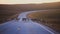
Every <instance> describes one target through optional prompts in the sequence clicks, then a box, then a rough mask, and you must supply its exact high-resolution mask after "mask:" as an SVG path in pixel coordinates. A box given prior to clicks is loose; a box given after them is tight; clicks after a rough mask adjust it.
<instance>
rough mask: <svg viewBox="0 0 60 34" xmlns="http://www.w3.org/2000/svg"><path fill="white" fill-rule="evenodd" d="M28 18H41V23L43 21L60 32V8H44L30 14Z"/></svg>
mask: <svg viewBox="0 0 60 34" xmlns="http://www.w3.org/2000/svg"><path fill="white" fill-rule="evenodd" d="M28 18H35V19H37V20H39V23H41V22H42V24H44V25H46V26H48V27H50V28H52V29H53V30H55V31H57V32H60V10H46V11H44V10H42V11H38V12H35V13H31V14H28ZM41 19H42V20H41Z"/></svg>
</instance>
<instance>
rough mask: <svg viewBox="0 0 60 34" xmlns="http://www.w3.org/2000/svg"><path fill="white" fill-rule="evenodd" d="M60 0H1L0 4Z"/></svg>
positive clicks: (53, 0) (57, 0)
mask: <svg viewBox="0 0 60 34" xmlns="http://www.w3.org/2000/svg"><path fill="white" fill-rule="evenodd" d="M51 2H60V0H0V4H28V3H37V4H38V3H51Z"/></svg>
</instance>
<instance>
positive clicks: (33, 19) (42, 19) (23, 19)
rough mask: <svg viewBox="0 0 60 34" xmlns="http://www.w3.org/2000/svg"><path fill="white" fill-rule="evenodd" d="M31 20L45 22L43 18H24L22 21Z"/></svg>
mask: <svg viewBox="0 0 60 34" xmlns="http://www.w3.org/2000/svg"><path fill="white" fill-rule="evenodd" d="M16 20H20V18H16ZM29 20H31V21H33V22H45V20H43V19H36V18H34V19H33V18H22V21H29Z"/></svg>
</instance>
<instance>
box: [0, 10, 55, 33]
mask: <svg viewBox="0 0 60 34" xmlns="http://www.w3.org/2000/svg"><path fill="white" fill-rule="evenodd" d="M31 12H32V11H29V12H23V13H21V14H20V15H19V16H18V18H20V19H19V20H15V19H14V20H11V21H8V22H6V23H3V24H0V34H55V33H54V32H52V31H51V30H49V29H48V28H47V27H45V26H43V25H41V24H38V23H36V22H33V21H31V20H29V21H28V20H27V21H23V20H22V19H23V18H27V17H26V16H27V14H29V13H31ZM33 12H34V11H33Z"/></svg>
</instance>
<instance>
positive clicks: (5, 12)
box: [0, 2, 60, 22]
mask: <svg viewBox="0 0 60 34" xmlns="http://www.w3.org/2000/svg"><path fill="white" fill-rule="evenodd" d="M48 9H49V10H50V9H53V10H60V2H55V3H43V4H14V5H12V4H11V5H7V4H0V22H2V21H3V20H5V19H7V18H10V17H11V16H14V15H16V14H18V13H21V12H25V11H30V10H48ZM14 17H16V16H14ZM14 17H11V18H14Z"/></svg>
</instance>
